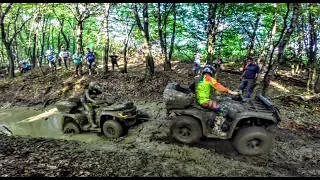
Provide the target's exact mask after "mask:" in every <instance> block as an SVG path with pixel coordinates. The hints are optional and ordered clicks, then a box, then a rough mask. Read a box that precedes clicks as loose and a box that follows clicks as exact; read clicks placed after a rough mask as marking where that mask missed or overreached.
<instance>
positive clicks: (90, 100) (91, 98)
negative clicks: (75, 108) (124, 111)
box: [81, 82, 115, 129]
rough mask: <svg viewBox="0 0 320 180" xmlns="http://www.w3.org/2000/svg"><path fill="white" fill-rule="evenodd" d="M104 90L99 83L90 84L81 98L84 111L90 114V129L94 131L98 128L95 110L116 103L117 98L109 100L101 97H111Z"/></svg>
mask: <svg viewBox="0 0 320 180" xmlns="http://www.w3.org/2000/svg"><path fill="white" fill-rule="evenodd" d="M103 91H104V88H103V85H101V84H99V83H97V82H90V83H89V87H88V89H86V90H84V93H83V95H82V97H81V103H82V105H83V106H84V109H85V110H86V111H87V112H88V114H87V116H88V121H89V123H90V128H92V129H94V128H96V127H97V124H96V122H95V111H94V109H95V108H96V107H99V105H101V104H105V103H107V104H113V103H114V102H115V98H112V97H109V98H103V99H102V100H101V98H100V97H99V95H106V96H109V94H106V93H105V92H103Z"/></svg>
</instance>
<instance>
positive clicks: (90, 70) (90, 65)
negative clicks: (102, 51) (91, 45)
mask: <svg viewBox="0 0 320 180" xmlns="http://www.w3.org/2000/svg"><path fill="white" fill-rule="evenodd" d="M92 62H93V61H88V68H89V75H91V73H92Z"/></svg>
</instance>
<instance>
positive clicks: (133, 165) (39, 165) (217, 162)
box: [0, 101, 320, 176]
mask: <svg viewBox="0 0 320 180" xmlns="http://www.w3.org/2000/svg"><path fill="white" fill-rule="evenodd" d="M135 104H136V105H137V107H138V108H139V110H140V117H141V115H143V116H149V118H147V119H146V118H143V119H139V122H138V123H137V125H135V126H134V127H132V128H131V129H129V132H128V134H127V135H126V136H124V137H121V138H118V139H107V138H105V137H104V136H102V135H99V134H95V133H84V134H80V135H61V133H59V127H56V128H57V129H51V130H50V129H48V130H46V129H45V128H48V127H42V126H41V129H43V131H45V132H47V133H49V137H48V136H45V134H33V135H32V136H25V135H23V136H12V135H11V136H8V135H0V143H1V147H0V167H1V168H0V176H319V175H320V171H319V169H320V167H319V163H320V152H319V151H318V149H319V148H320V140H319V137H316V136H314V134H312V132H308V131H298V130H295V131H293V130H291V129H288V128H276V129H274V130H273V131H272V133H273V135H274V136H275V142H274V145H273V147H272V149H271V150H270V152H268V153H266V154H264V155H261V156H256V157H249V156H242V155H240V154H238V153H237V152H236V151H235V150H234V148H233V147H232V144H231V142H230V141H228V140H214V139H203V140H202V141H201V142H200V143H198V144H195V145H192V146H187V145H183V144H179V143H177V142H175V141H174V140H173V139H171V138H170V137H169V136H168V133H169V126H170V122H168V121H165V120H164V117H165V110H164V104H163V103H162V102H151V101H135ZM28 113H30V114H29V116H32V115H35V114H36V113H32V112H31V110H30V109H29V110H28ZM53 119H55V118H53ZM45 121H47V122H48V121H50V120H45V119H43V120H37V121H32V122H30V123H29V125H28V126H29V127H30V128H31V127H33V128H34V129H33V131H36V129H37V128H38V129H39V127H38V126H37V125H32V124H35V123H40V122H42V123H45ZM0 122H1V120H0ZM23 127H27V126H26V125H24V126H23ZM8 128H9V129H10V128H11V127H10V125H9V126H8ZM51 128H53V127H51ZM13 133H15V132H13ZM42 136H43V137H46V138H41V137H42ZM50 136H51V137H52V138H50ZM35 137H36V138H35ZM70 140H72V141H70Z"/></svg>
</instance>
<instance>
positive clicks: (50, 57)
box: [46, 49, 57, 71]
mask: <svg viewBox="0 0 320 180" xmlns="http://www.w3.org/2000/svg"><path fill="white" fill-rule="evenodd" d="M46 56H47V59H48V61H49V67H50V68H52V67H53V71H56V70H57V66H56V56H55V55H54V54H53V51H52V50H50V49H48V50H47V52H46Z"/></svg>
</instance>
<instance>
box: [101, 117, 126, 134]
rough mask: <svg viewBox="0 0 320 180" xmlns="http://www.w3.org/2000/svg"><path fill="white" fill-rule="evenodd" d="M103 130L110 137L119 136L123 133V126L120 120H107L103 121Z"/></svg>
mask: <svg viewBox="0 0 320 180" xmlns="http://www.w3.org/2000/svg"><path fill="white" fill-rule="evenodd" d="M102 131H103V134H104V135H105V136H107V137H108V138H118V137H120V136H121V135H122V134H123V127H122V125H121V124H120V123H119V122H118V121H115V120H107V121H106V122H104V123H103V126H102Z"/></svg>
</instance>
